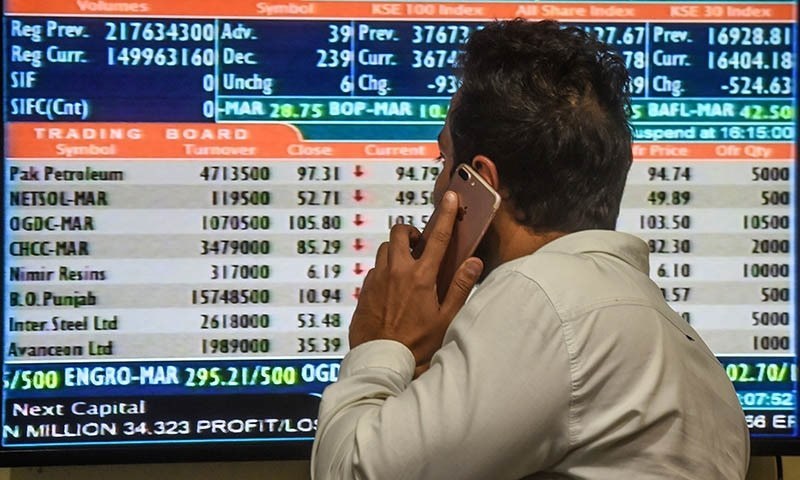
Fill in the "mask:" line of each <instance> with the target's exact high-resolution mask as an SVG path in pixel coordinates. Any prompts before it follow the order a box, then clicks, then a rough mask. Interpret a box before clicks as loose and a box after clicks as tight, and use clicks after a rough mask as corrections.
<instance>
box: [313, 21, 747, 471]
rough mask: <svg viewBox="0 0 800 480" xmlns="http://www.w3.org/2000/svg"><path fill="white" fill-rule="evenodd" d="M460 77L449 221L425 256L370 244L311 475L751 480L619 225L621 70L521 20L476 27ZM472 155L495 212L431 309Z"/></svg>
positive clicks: (726, 396) (445, 148)
mask: <svg viewBox="0 0 800 480" xmlns="http://www.w3.org/2000/svg"><path fill="white" fill-rule="evenodd" d="M461 75H462V86H461V88H460V90H459V91H458V93H457V94H456V95H455V96H454V98H453V100H452V102H451V109H450V113H449V114H448V118H447V121H446V123H445V127H444V129H443V130H442V133H441V135H440V136H439V145H440V149H441V152H442V157H443V159H444V169H443V172H442V174H441V175H440V178H439V179H438V180H437V183H436V188H435V194H436V198H437V201H438V206H437V208H439V209H441V212H442V214H441V215H440V217H439V218H440V220H439V221H437V224H436V225H435V226H434V231H433V234H432V236H431V237H430V239H429V240H428V242H427V244H426V246H425V251H424V252H423V254H422V256H421V257H420V258H419V259H418V260H417V259H414V258H412V257H411V255H410V253H409V250H410V248H411V247H412V246H413V245H414V244H415V242H416V241H417V240H418V239H419V237H420V233H419V232H418V231H417V230H416V229H414V228H412V227H408V226H396V227H395V228H393V229H392V231H391V234H390V239H389V242H388V243H385V244H383V245H381V247H380V248H379V250H378V254H377V257H376V265H375V268H374V269H373V270H372V271H370V273H369V275H368V276H367V278H366V279H365V281H364V287H363V289H362V292H361V296H360V298H359V302H358V306H357V308H356V310H355V313H354V315H353V318H352V322H351V326H350V347H351V349H352V350H351V351H350V352H349V353H348V355H347V356H346V357H345V359H344V361H343V363H342V369H341V374H340V378H339V381H338V382H337V383H335V384H334V385H331V386H329V387H328V388H327V389H326V391H325V393H324V395H323V398H322V404H321V407H320V414H319V425H318V431H317V438H316V442H315V445H314V451H313V458H312V475H314V478H316V479H319V480H323V479H324V480H327V479H336V478H347V479H350V478H357V479H362V478H364V479H366V478H369V479H378V480H387V479H396V478H403V479H421V478H425V479H437V480H442V479H445V480H446V479H452V480H460V479H473V478H474V479H492V480H494V479H517V478H536V479H540V478H541V479H546V478H576V479H577V478H580V479H600V480H603V479H609V480H611V479H613V480H619V479H624V478H631V479H636V480H646V479H656V478H658V479H662V478H670V479H673V478H675V479H701V480H711V479H725V480H730V479H737V478H744V476H745V473H746V470H747V465H748V460H749V443H748V431H747V428H746V426H745V423H744V417H743V414H742V410H741V408H740V406H739V403H738V401H737V398H736V395H735V392H734V391H733V388H732V386H731V383H730V382H729V380H728V378H727V376H726V375H725V373H724V371H723V370H722V368H721V366H720V365H719V363H718V362H717V360H716V359H715V357H714V355H713V354H712V353H711V351H709V349H708V348H707V347H706V345H705V344H704V343H703V341H702V340H701V339H700V337H699V336H698V335H697V333H696V332H695V331H694V330H693V329H692V328H691V327H690V326H689V325H687V324H686V322H685V321H684V320H683V319H682V318H681V317H680V316H678V315H677V314H676V313H675V312H674V311H672V310H671V309H670V308H669V307H668V306H667V304H666V303H665V302H664V300H663V297H662V295H661V292H660V290H659V288H658V287H657V286H656V285H655V284H654V283H653V282H652V281H651V280H650V279H649V278H648V248H647V245H646V244H645V243H644V242H642V241H641V240H640V239H638V238H636V237H633V236H630V235H627V234H623V233H619V232H615V231H614V227H615V224H616V219H617V215H618V212H619V204H620V199H621V197H622V192H623V188H624V183H625V178H626V176H627V172H628V169H629V167H630V164H631V133H630V128H629V125H628V123H627V111H628V110H629V108H628V98H627V94H626V88H627V82H628V76H627V72H626V71H625V68H624V64H623V62H622V60H621V59H620V58H619V57H618V56H616V55H615V54H613V53H611V52H609V50H608V47H607V46H605V45H604V44H602V43H600V42H598V41H597V40H595V39H593V38H592V37H590V36H589V35H587V34H585V33H584V32H583V31H581V30H579V29H577V28H561V26H560V25H558V24H557V23H555V22H540V23H530V22H525V21H522V20H516V21H510V22H498V23H494V24H491V25H488V26H487V27H486V28H485V29H483V30H481V31H478V32H476V33H475V34H473V36H472V37H471V38H470V40H469V42H468V43H467V45H466V46H465V51H464V54H463V56H462V59H461ZM462 162H469V163H470V164H471V165H472V166H473V167H474V168H475V169H476V170H477V171H478V172H479V173H480V174H481V175H482V176H483V177H484V178H485V179H486V180H487V181H488V182H489V183H490V184H491V185H492V186H493V187H494V188H495V189H496V190H497V191H498V192H499V193H500V195H501V197H502V199H503V200H502V203H501V207H500V210H499V212H498V213H497V215H496V217H495V219H494V220H493V223H492V225H491V227H490V230H489V232H488V233H487V235H486V237H485V238H484V240H483V242H482V244H481V246H480V247H479V251H478V252H477V253H476V257H477V258H471V259H469V260H467V261H466V262H464V264H463V265H462V267H461V268H460V270H459V271H458V272H457V273H456V277H455V279H454V281H453V284H452V285H451V286H450V288H449V289H448V291H447V296H446V297H445V299H444V300H443V302H442V303H441V304H440V303H439V301H438V299H437V295H436V289H435V282H436V273H437V270H438V265H439V262H440V261H441V258H442V256H443V253H444V251H445V249H446V247H447V243H448V240H449V237H450V232H451V230H452V225H453V222H454V217H455V211H456V209H457V203H458V201H457V199H456V198H453V196H454V195H453V194H452V192H450V193H448V194H444V190H445V189H446V185H447V182H448V180H449V175H450V173H451V172H453V170H454V167H455V165H457V164H459V163H462ZM479 278H482V279H483V280H482V283H481V285H480V287H478V288H477V289H476V291H475V292H474V294H473V295H472V297H471V298H469V301H467V297H468V295H469V293H470V291H471V290H472V287H473V286H474V284H475V283H476V282H477V280H478V279H479ZM465 302H466V303H465ZM462 305H463V307H462ZM416 375H418V376H416Z"/></svg>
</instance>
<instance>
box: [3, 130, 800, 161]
mask: <svg viewBox="0 0 800 480" xmlns="http://www.w3.org/2000/svg"><path fill="white" fill-rule="evenodd" d="M6 141H7V144H6V150H7V154H8V158H9V159H13V160H25V159H29V160H34V159H41V158H58V159H64V160H69V159H74V160H81V161H85V160H90V159H91V160H94V159H119V158H132V159H143V160H145V159H164V158H170V159H175V158H177V159H210V158H213V159H214V160H215V161H217V160H243V159H291V158H298V159H300V158H302V159H330V160H346V159H353V158H357V159H365V158H366V159H373V160H377V161H379V160H396V159H398V158H408V159H413V158H417V159H426V160H429V159H433V158H435V157H436V156H438V155H439V149H438V147H437V145H436V143H435V142H434V140H433V139H431V141H430V142H363V141H361V142H338V141H337V142H315V141H306V140H303V139H302V137H301V135H300V133H299V132H298V131H297V130H296V129H295V128H293V127H292V126H289V125H282V124H256V125H252V124H206V123H179V124H175V123H46V122H39V123H37V122H32V123H28V122H15V123H9V124H6ZM633 154H634V158H635V159H636V160H638V161H648V160H692V161H737V160H767V161H769V160H772V161H792V159H794V158H795V146H794V144H793V143H757V142H749V143H748V142H741V143H733V142H729V143H723V142H721V143H637V144H635V145H634V147H633Z"/></svg>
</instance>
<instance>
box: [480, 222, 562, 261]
mask: <svg viewBox="0 0 800 480" xmlns="http://www.w3.org/2000/svg"><path fill="white" fill-rule="evenodd" d="M566 234H567V232H536V231H534V230H532V229H530V228H527V227H525V226H523V225H521V224H519V223H517V222H516V221H515V220H514V218H513V217H511V216H510V215H508V214H507V213H506V212H504V211H502V210H501V211H499V212H498V215H497V217H495V221H494V222H493V223H492V227H491V229H490V231H489V232H488V233H487V240H488V244H487V245H486V247H487V252H486V254H485V256H484V262H485V264H486V265H485V268H484V273H485V274H488V273H489V272H490V271H492V270H494V269H495V268H497V267H498V266H500V265H502V264H504V263H506V262H510V261H511V260H516V259H517V258H521V257H524V256H526V255H530V254H532V253H534V252H535V251H537V250H539V249H540V248H542V247H543V246H545V245H547V244H548V243H550V242H552V241H553V240H555V239H556V238H559V237H563V236H564V235H566Z"/></svg>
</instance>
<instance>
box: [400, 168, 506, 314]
mask: <svg viewBox="0 0 800 480" xmlns="http://www.w3.org/2000/svg"><path fill="white" fill-rule="evenodd" d="M447 189H448V190H451V191H453V192H455V193H456V194H457V195H458V215H457V216H456V223H455V225H454V226H453V235H452V237H451V238H450V244H449V245H448V247H447V251H446V252H445V255H444V258H443V259H442V263H441V265H440V267H439V274H438V276H437V277H436V291H437V295H438V296H439V301H440V302H441V301H443V300H444V298H445V295H447V290H448V288H449V287H450V284H451V283H452V282H453V277H454V276H455V273H456V271H457V270H458V267H460V266H461V264H462V263H464V260H466V259H467V258H469V257H470V256H471V255H472V254H473V253H475V249H476V248H477V247H478V244H479V243H480V241H481V239H482V238H483V236H484V234H485V233H486V230H487V229H488V228H489V224H490V223H492V219H493V218H494V215H495V213H496V212H497V209H498V208H499V207H500V195H499V194H498V193H497V192H496V191H495V190H494V189H493V188H492V187H491V185H489V184H488V183H487V182H486V180H484V179H483V177H481V176H480V174H478V173H477V172H476V171H475V170H474V169H473V168H472V167H470V166H469V165H468V164H466V163H462V164H460V165H459V166H458V167H457V168H456V171H455V172H454V173H453V176H452V177H451V178H450V184H449V185H448V187H447ZM436 219H437V210H436V209H434V211H433V214H432V215H431V218H430V219H429V220H428V223H427V224H426V225H425V229H424V230H423V232H422V238H421V239H420V240H419V241H418V242H417V244H416V245H415V246H414V249H413V251H412V256H413V257H414V258H419V257H420V255H422V252H423V250H424V249H425V242H426V240H427V238H428V237H429V236H430V232H431V230H432V229H433V225H435V224H436Z"/></svg>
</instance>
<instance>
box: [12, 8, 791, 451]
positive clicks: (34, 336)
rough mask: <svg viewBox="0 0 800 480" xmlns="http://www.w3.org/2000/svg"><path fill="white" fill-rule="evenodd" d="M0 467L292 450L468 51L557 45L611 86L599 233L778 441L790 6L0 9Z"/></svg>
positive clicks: (428, 205)
mask: <svg viewBox="0 0 800 480" xmlns="http://www.w3.org/2000/svg"><path fill="white" fill-rule="evenodd" d="M4 13H5V16H4V19H3V64H4V69H5V75H4V76H3V82H4V89H3V91H4V94H3V121H4V131H5V143H4V159H3V162H4V164H3V176H4V182H3V184H4V187H3V188H4V190H3V191H4V193H3V212H4V215H3V224H4V235H3V250H4V255H3V294H2V302H3V343H2V346H3V355H2V358H3V401H2V409H3V417H2V449H3V450H5V451H14V450H18V449H27V450H31V449H34V450H35V449H37V448H49V449H52V448H54V447H65V448H68V447H73V446H87V445H88V446H93V447H98V446H103V445H137V444H149V445H153V444H167V443H170V444H171V443H180V442H183V443H191V442H195V441H203V442H205V443H208V442H214V441H220V442H222V441H225V442H232V441H233V442H236V441H242V442H244V441H247V442H284V441H287V442H288V441H306V442H308V441H310V440H311V439H312V438H313V435H314V431H315V425H316V412H317V407H318V402H319V398H318V396H319V394H320V393H321V392H322V390H323V389H324V387H325V386H326V385H327V384H329V383H330V382H331V381H333V380H335V379H336V378H337V374H338V363H339V360H340V359H341V357H342V356H343V355H344V354H345V353H346V350H347V328H348V322H349V319H350V315H351V313H352V310H353V308H354V305H355V303H356V299H357V297H358V293H359V287H360V284H361V282H362V280H363V278H364V275H365V273H366V271H367V270H368V269H369V268H370V266H371V262H372V260H373V257H374V255H375V252H376V249H377V247H378V245H379V244H380V243H381V242H382V241H384V240H385V239H386V238H387V234H388V230H389V228H390V227H391V226H392V225H394V224H396V223H400V222H402V223H407V224H412V225H415V226H417V227H420V228H421V227H423V226H424V224H425V222H426V221H427V219H428V216H429V214H430V213H431V211H432V195H431V193H432V188H433V181H434V179H435V177H436V175H437V174H438V173H439V171H440V165H439V164H437V163H436V162H434V160H433V159H434V158H435V157H437V155H438V148H437V146H436V143H435V139H436V136H437V134H438V132H439V130H440V128H441V126H442V123H443V121H444V118H445V115H446V113H447V108H448V102H449V97H450V96H451V95H452V94H453V93H454V92H455V91H456V89H457V88H458V80H457V78H456V77H455V76H454V75H453V72H452V70H451V65H452V64H453V62H454V60H455V58H456V55H457V52H458V49H459V45H460V44H462V43H463V42H464V41H465V39H466V38H467V37H468V36H469V34H470V33H471V32H472V31H474V30H475V29H479V28H481V25H482V24H483V23H485V22H487V21H490V20H492V19H494V18H513V17H525V18H531V19H541V18H555V19H559V20H561V21H563V22H565V23H568V24H573V25H578V26H580V27H582V28H585V29H587V30H589V31H591V32H593V33H595V34H596V35H597V36H598V37H600V38H601V39H603V40H605V41H607V42H609V43H611V44H612V45H613V46H614V47H615V48H617V49H618V50H619V52H620V55H621V56H622V58H623V59H624V60H625V62H626V64H627V66H628V67H629V69H630V72H631V76H632V81H631V85H630V88H631V91H632V96H633V104H632V113H633V118H632V122H633V125H634V127H635V138H636V143H635V146H634V157H635V162H634V165H633V167H632V169H631V172H630V177H629V181H628V187H627V189H626V192H625V196H624V199H623V210H622V213H621V216H620V221H619V225H618V228H619V229H620V230H622V231H627V232H630V233H633V234H635V235H638V236H640V237H641V238H643V239H644V240H645V241H646V242H647V243H648V244H649V246H650V251H651V253H652V257H651V276H652V277H653V278H654V279H655V280H656V281H657V282H658V283H659V285H660V286H661V288H662V291H663V294H664V296H665V298H666V299H667V300H668V301H669V302H670V303H671V305H672V306H673V307H674V308H675V309H676V310H677V311H679V312H680V313H681V315H682V316H683V317H684V318H685V319H686V321H687V322H690V323H691V324H692V325H693V326H694V327H695V328H696V329H697V330H698V331H699V332H700V334H701V335H702V336H703V338H704V339H705V340H706V342H708V344H709V345H710V347H711V348H712V350H713V351H714V352H715V353H716V354H717V355H718V357H719V359H720V361H721V362H722V364H723V366H724V367H725V369H726V370H727V372H728V375H729V376H730V379H731V380H732V381H733V382H734V384H735V386H736V388H737V391H738V394H739V398H740V401H741V403H742V405H743V407H744V409H745V412H746V414H747V420H748V424H749V426H750V428H751V431H752V432H753V434H754V435H760V436H767V437H774V438H792V437H796V436H797V434H798V432H797V427H796V412H797V369H796V363H797V342H796V313H797V309H796V299H797V291H796V256H795V254H796V251H797V245H796V240H797V236H796V221H795V216H794V213H793V212H794V211H795V207H796V190H795V187H796V159H797V150H796V133H797V82H796V78H797V59H796V53H797V24H796V20H797V6H796V4H795V3H794V2H753V3H741V2H730V3H697V2H609V3H578V2H535V3H526V2H503V1H499V2H491V3H490V2H480V3H477V2H414V3H411V2H375V1H360V2H342V1H302V0H297V1H289V2H267V1H264V2H251V1H245V0H227V1H225V2H216V1H210V0H209V1H201V0H198V1H194V2H175V1H169V0H148V1H141V2H121V1H109V0H53V1H37V2H34V1H23V0H7V1H6V2H5V6H4Z"/></svg>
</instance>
